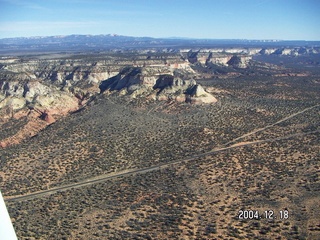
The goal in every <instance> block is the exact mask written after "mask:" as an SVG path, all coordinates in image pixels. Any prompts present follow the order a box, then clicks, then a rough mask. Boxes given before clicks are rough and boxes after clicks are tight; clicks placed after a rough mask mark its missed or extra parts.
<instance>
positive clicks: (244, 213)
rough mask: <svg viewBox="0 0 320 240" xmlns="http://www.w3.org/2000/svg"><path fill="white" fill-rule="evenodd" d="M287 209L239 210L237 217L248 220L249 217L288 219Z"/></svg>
mask: <svg viewBox="0 0 320 240" xmlns="http://www.w3.org/2000/svg"><path fill="white" fill-rule="evenodd" d="M288 218H289V211H288V210H287V209H285V210H279V211H274V210H265V211H258V210H239V212H238V219H240V220H248V219H249V220H250V219H288Z"/></svg>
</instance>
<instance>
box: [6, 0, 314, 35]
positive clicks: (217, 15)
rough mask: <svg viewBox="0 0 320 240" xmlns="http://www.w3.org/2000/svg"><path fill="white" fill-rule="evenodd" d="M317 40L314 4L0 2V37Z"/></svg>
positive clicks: (257, 0) (263, 0)
mask: <svg viewBox="0 0 320 240" xmlns="http://www.w3.org/2000/svg"><path fill="white" fill-rule="evenodd" d="M109 33H111V34H113V33H115V34H120V35H128V36H150V37H189V38H213V39H285V40H320V0H30V1H29V0H0V38H6V37H21V36H22V37H28V36H52V35H68V34H109Z"/></svg>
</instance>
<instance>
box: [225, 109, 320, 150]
mask: <svg viewBox="0 0 320 240" xmlns="http://www.w3.org/2000/svg"><path fill="white" fill-rule="evenodd" d="M319 106H320V104H317V105H314V106H311V107H308V108H305V109H303V110H301V111H299V112H296V113H293V114H291V115H289V116H287V117H285V118H282V119H280V120H279V121H277V122H275V123H272V124H270V125H267V126H265V127H263V128H258V129H255V130H253V131H252V132H249V133H246V134H243V135H242V136H240V137H237V138H235V139H233V140H231V141H230V142H227V143H226V144H224V145H225V146H227V145H229V144H231V143H234V142H236V141H238V140H240V139H242V138H245V137H248V136H250V135H253V134H255V133H257V132H261V131H264V130H266V129H268V128H271V127H273V126H275V125H277V124H279V123H282V122H284V121H287V120H289V119H291V118H293V117H295V116H297V115H299V114H302V113H304V112H306V111H309V110H311V109H313V108H316V107H319Z"/></svg>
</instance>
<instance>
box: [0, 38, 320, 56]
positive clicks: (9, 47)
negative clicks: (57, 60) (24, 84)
mask: <svg viewBox="0 0 320 240" xmlns="http://www.w3.org/2000/svg"><path fill="white" fill-rule="evenodd" d="M223 46H228V47H230V46H233V47H239V46H242V47H243V46H247V47H254V46H260V47H261V46H263V47H267V46H268V47H271V46H274V47H279V46H287V47H289V46H290V47H293V46H320V41H286V40H246V39H190V38H178V37H174V38H151V37H131V36H121V35H115V34H107V35H66V36H45V37H18V38H3V39H0V52H1V53H7V52H18V51H22V52H24V51H32V52H33V51H86V50H91V51H92V50H96V51H101V50H111V49H122V50H123V49H129V50H130V49H131V50H133V49H142V48H183V47H202V48H205V47H223Z"/></svg>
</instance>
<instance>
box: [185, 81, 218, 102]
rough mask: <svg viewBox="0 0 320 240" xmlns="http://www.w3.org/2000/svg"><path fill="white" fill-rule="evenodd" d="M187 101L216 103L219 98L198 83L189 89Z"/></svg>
mask: <svg viewBox="0 0 320 240" xmlns="http://www.w3.org/2000/svg"><path fill="white" fill-rule="evenodd" d="M186 101H187V102H191V103H194V104H202V103H205V104H208V103H215V102H217V101H218V100H217V99H216V98H215V97H214V96H213V95H212V94H210V93H208V92H206V91H205V90H204V89H203V87H202V86H201V85H199V84H196V85H194V86H192V87H191V88H189V89H188V91H187V96H186Z"/></svg>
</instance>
